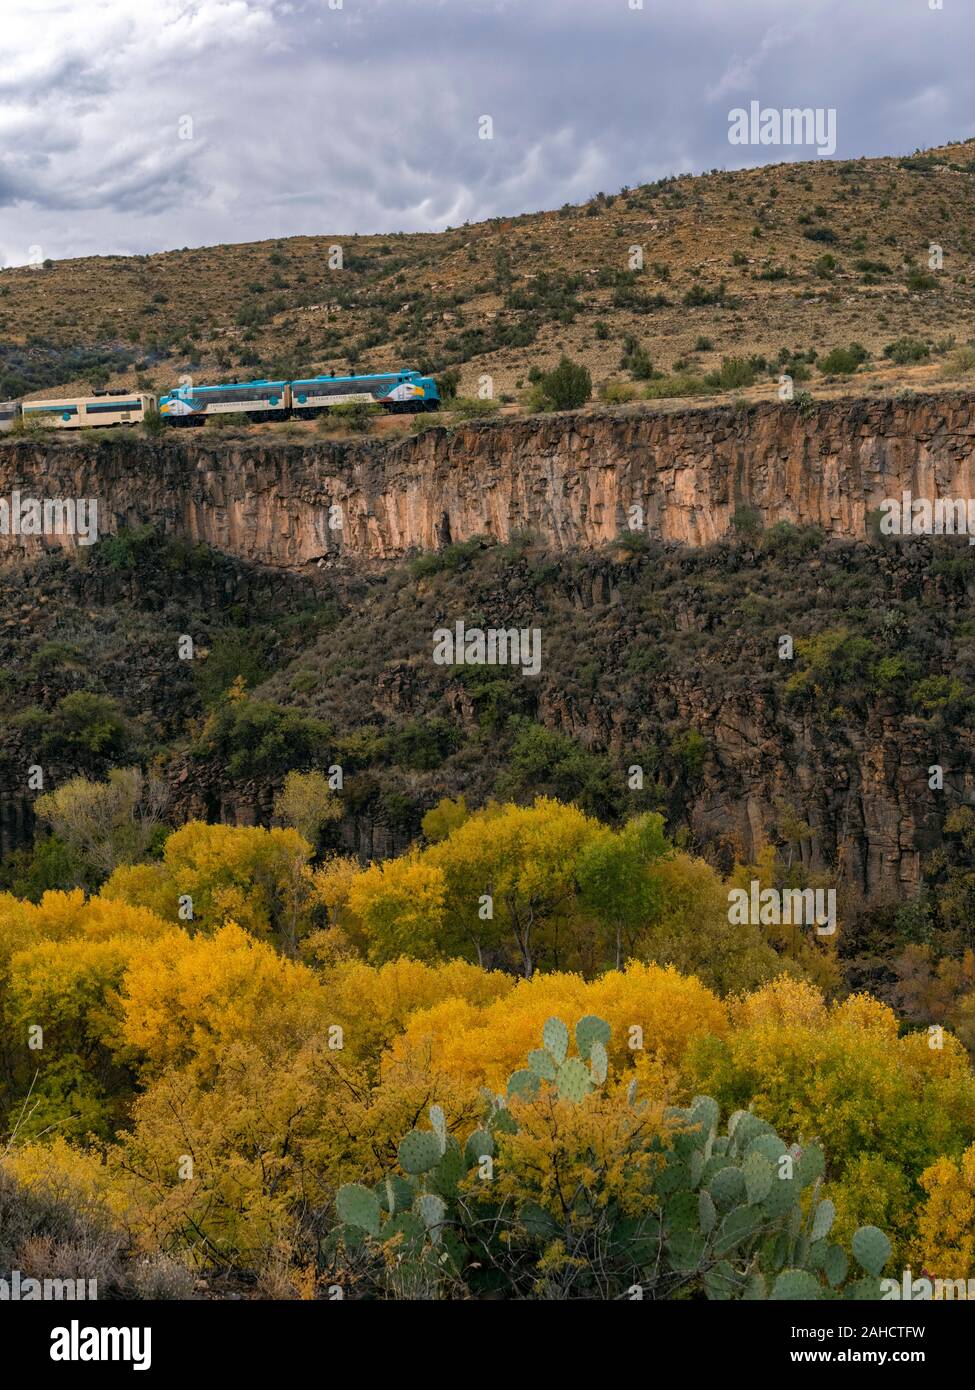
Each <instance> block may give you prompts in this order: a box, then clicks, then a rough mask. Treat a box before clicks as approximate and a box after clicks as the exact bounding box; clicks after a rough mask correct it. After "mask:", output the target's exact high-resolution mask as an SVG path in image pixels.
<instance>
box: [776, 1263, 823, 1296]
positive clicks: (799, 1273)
mask: <svg viewBox="0 0 975 1390" xmlns="http://www.w3.org/2000/svg"><path fill="white" fill-rule="evenodd" d="M821 1295H822V1289H821V1288H820V1285H819V1282H818V1280H816V1279H815V1278H814V1277H813V1276H812V1275H811V1274H808V1273H807V1272H806V1270H804V1269H784V1270H783V1271H782V1273H781V1274H780V1275H779V1276H778V1278H777V1279H776V1281H775V1283H774V1284H773V1285H772V1292H771V1293H770V1294H769V1297H770V1298H773V1299H789V1300H790V1301H792V1300H795V1299H800V1300H805V1301H806V1302H809V1301H810V1300H811V1299H816V1298H819V1297H820V1296H821Z"/></svg>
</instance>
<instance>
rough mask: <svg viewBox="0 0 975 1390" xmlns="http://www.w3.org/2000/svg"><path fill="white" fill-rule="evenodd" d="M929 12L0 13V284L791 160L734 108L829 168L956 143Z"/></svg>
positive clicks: (138, 3)
mask: <svg viewBox="0 0 975 1390" xmlns="http://www.w3.org/2000/svg"><path fill="white" fill-rule="evenodd" d="M932 2H934V3H936V0H803V3H802V4H795V5H788V4H785V3H783V0H642V7H641V4H640V0H4V5H3V9H2V19H0V35H2V49H3V61H2V63H0V264H5V265H16V264H22V263H24V262H26V261H29V260H30V259H32V258H33V259H38V258H42V257H46V256H51V257H53V258H55V259H58V258H61V257H65V256H78V255H89V254H94V253H125V252H143V251H157V250H166V249H169V248H172V247H180V246H199V245H207V244H212V243H215V242H224V241H247V240H252V239H257V238H264V237H277V236H289V235H294V234H299V233H349V232H354V231H358V232H374V231H385V232H391V231H400V230H437V229H440V228H443V227H445V226H457V225H459V224H461V223H463V222H465V221H468V220H470V221H477V220H479V219H481V218H484V217H489V216H493V215H497V214H507V213H516V212H526V211H535V210H537V209H540V208H551V207H558V206H560V205H561V204H562V203H564V202H566V201H573V202H574V201H578V200H581V199H584V198H586V197H588V196H590V195H591V194H592V193H594V192H597V191H599V190H604V191H606V192H613V191H615V190H617V189H618V188H619V187H620V186H621V185H623V184H631V185H633V184H637V183H641V182H645V181H647V180H651V179H655V178H660V177H661V176H663V175H665V174H671V173H680V172H684V171H692V172H696V171H699V170H702V169H709V168H714V167H720V168H732V167H739V166H741V165H750V164H762V163H768V162H771V161H773V160H776V159H783V158H792V157H802V158H807V157H812V156H813V154H814V151H811V150H808V149H783V150H779V149H771V150H770V149H768V148H761V147H758V148H755V147H749V146H745V147H743V146H733V145H731V144H729V141H728V130H729V112H730V111H731V110H732V108H734V107H738V106H747V105H748V104H749V102H751V101H752V100H758V101H760V102H761V104H762V106H763V107H775V108H782V107H794V106H811V107H823V108H835V110H836V113H837V116H836V120H837V157H840V158H846V157H851V156H856V155H860V154H869V155H876V154H894V153H910V152H911V151H913V150H914V149H915V148H916V147H918V146H925V145H933V144H939V143H942V142H944V141H947V140H950V139H961V138H965V137H967V136H970V135H972V134H975V84H973V82H972V77H971V56H972V54H973V53H975V3H973V0H943V4H942V7H941V8H934V9H932V8H931V4H932ZM483 116H490V117H491V118H492V121H493V139H490V140H486V139H482V138H479V132H480V130H482V129H483V128H484V127H483V126H482V125H481V124H480V118H481V117H483Z"/></svg>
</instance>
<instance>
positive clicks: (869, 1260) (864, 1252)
mask: <svg viewBox="0 0 975 1390" xmlns="http://www.w3.org/2000/svg"><path fill="white" fill-rule="evenodd" d="M890 1250H891V1246H890V1241H889V1240H888V1239H887V1237H886V1236H885V1235H884V1233H883V1231H881V1230H878V1228H877V1227H876V1226H861V1227H860V1229H859V1230H858V1231H857V1233H856V1235H855V1236H854V1237H853V1255H854V1258H855V1259H856V1261H857V1263H858V1264H859V1265H860V1267H861V1268H862V1269H865V1270H866V1271H867V1273H868V1274H872V1275H874V1277H879V1275H880V1272H881V1270H882V1269H883V1267H884V1265H885V1264H886V1263H887V1261H888V1260H889V1259H890Z"/></svg>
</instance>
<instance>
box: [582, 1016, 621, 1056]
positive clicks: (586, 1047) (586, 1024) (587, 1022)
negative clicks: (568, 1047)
mask: <svg viewBox="0 0 975 1390" xmlns="http://www.w3.org/2000/svg"><path fill="white" fill-rule="evenodd" d="M612 1033H613V1030H612V1028H610V1026H609V1024H608V1023H607V1022H606V1020H605V1019H602V1018H597V1017H596V1015H595V1014H586V1016H585V1018H580V1020H579V1022H578V1023H577V1024H576V1048H577V1049H578V1052H579V1056H580V1057H582V1058H583V1059H584V1060H587V1059H588V1057H589V1051H590V1048H591V1047H592V1045H593V1043H594V1042H599V1043H602V1045H603V1047H606V1046H607V1044H608V1043H609V1040H610V1038H611V1037H612Z"/></svg>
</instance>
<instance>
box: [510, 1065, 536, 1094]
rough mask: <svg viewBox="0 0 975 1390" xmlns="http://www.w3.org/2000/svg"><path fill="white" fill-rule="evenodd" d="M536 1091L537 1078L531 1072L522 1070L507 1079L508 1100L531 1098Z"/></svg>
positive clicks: (525, 1069)
mask: <svg viewBox="0 0 975 1390" xmlns="http://www.w3.org/2000/svg"><path fill="white" fill-rule="evenodd" d="M537 1090H538V1077H537V1076H536V1075H535V1073H534V1072H533V1071H528V1069H527V1068H522V1070H521V1071H515V1072H512V1073H511V1075H510V1076H509V1077H508V1099H509V1100H510V1099H511V1097H512V1096H533V1095H534V1094H535V1093H536V1091H537Z"/></svg>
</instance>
